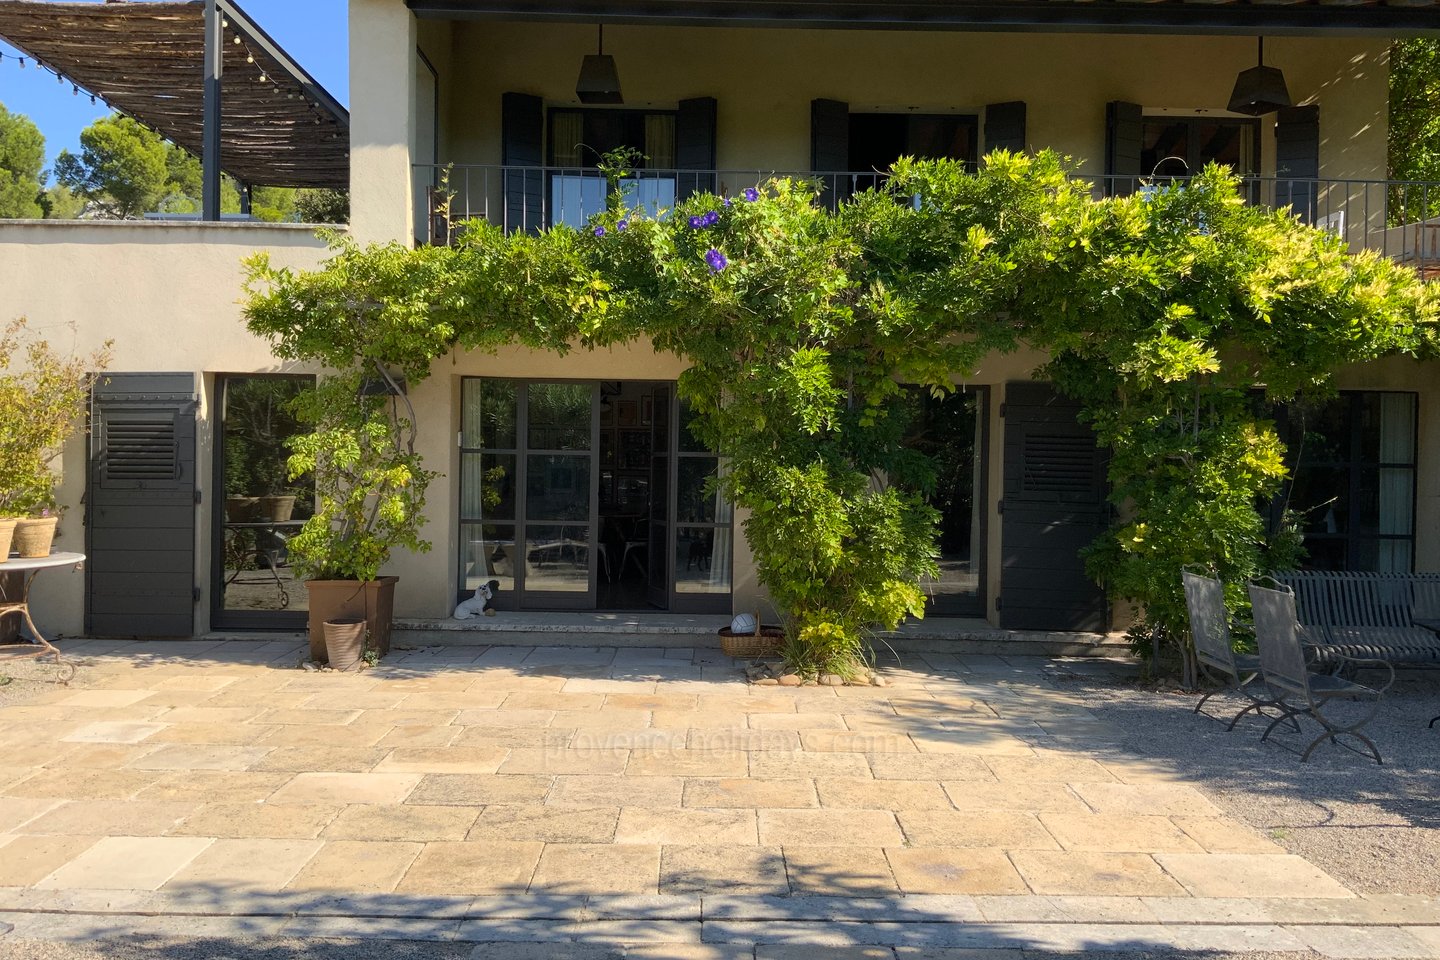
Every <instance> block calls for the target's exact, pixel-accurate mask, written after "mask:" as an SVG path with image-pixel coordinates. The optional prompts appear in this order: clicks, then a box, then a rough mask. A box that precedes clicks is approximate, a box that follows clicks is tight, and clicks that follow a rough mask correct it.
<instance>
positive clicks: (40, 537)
mask: <svg viewBox="0 0 1440 960" xmlns="http://www.w3.org/2000/svg"><path fill="white" fill-rule="evenodd" d="M59 522H60V518H59V517H37V518H33V519H28V520H20V521H17V522H16V524H15V549H16V550H17V551H19V553H20V556H22V557H48V556H50V545H51V544H52V543H54V542H55V525H56V524H58V523H59Z"/></svg>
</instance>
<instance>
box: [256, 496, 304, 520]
mask: <svg viewBox="0 0 1440 960" xmlns="http://www.w3.org/2000/svg"><path fill="white" fill-rule="evenodd" d="M294 513H295V498H294V497H293V496H283V497H278V496H277V497H261V498H260V516H262V517H264V518H265V519H266V520H269V521H271V522H273V523H285V522H286V521H287V520H289V519H290V517H291V516H292V515H293V514H294Z"/></svg>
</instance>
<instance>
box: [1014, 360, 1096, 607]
mask: <svg viewBox="0 0 1440 960" xmlns="http://www.w3.org/2000/svg"><path fill="white" fill-rule="evenodd" d="M1078 412H1079V407H1078V406H1077V405H1076V404H1075V403H1074V402H1072V401H1070V400H1067V399H1065V398H1063V397H1061V396H1059V395H1058V394H1056V393H1055V391H1054V389H1053V388H1052V387H1051V386H1050V385H1049V384H1048V383H1028V382H1023V383H1010V384H1007V385H1006V388H1005V405H1004V406H1003V407H1002V408H1001V414H1002V418H1003V424H1004V430H1005V482H1004V487H1003V489H1004V500H1003V502H1002V505H1001V515H1000V552H1001V574H1000V602H999V611H1000V626H1001V627H1002V628H1003V629H1006V630H1087V631H1096V632H1098V631H1103V630H1105V629H1107V627H1108V625H1109V606H1108V604H1107V602H1106V600H1105V594H1104V591H1102V590H1101V589H1100V587H1099V586H1098V585H1096V583H1095V582H1094V581H1093V580H1091V579H1090V578H1089V577H1088V576H1087V575H1086V574H1085V566H1084V563H1083V562H1082V561H1081V559H1080V551H1081V550H1082V549H1084V548H1085V547H1087V546H1089V545H1090V544H1091V543H1092V542H1094V540H1095V538H1096V537H1098V536H1099V535H1100V534H1101V533H1102V532H1103V531H1104V530H1105V529H1106V527H1107V526H1108V525H1109V522H1110V507H1109V503H1108V502H1107V500H1106V493H1107V490H1108V483H1107V480H1106V476H1105V470H1106V458H1105V454H1104V451H1102V450H1100V449H1099V448H1098V447H1097V446H1096V444H1095V435H1094V433H1093V432H1092V431H1091V430H1090V428H1089V427H1088V426H1086V425H1085V424H1083V423H1080V422H1079V421H1078V420H1077V419H1076V415H1077V413H1078Z"/></svg>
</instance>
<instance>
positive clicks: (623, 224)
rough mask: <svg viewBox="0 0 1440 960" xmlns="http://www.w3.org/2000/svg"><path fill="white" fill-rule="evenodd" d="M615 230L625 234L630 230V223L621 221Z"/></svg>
mask: <svg viewBox="0 0 1440 960" xmlns="http://www.w3.org/2000/svg"><path fill="white" fill-rule="evenodd" d="M615 229H616V230H617V231H619V232H620V233H624V232H625V231H626V230H629V229H630V221H629V220H621V221H620V222H619V223H617V224H615Z"/></svg>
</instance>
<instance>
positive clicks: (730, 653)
mask: <svg viewBox="0 0 1440 960" xmlns="http://www.w3.org/2000/svg"><path fill="white" fill-rule="evenodd" d="M784 639H785V631H784V630H782V629H780V628H779V627H773V626H770V625H769V624H766V625H765V626H762V627H761V628H760V632H759V633H758V634H754V633H733V632H731V630H730V628H729V627H722V628H721V630H720V650H721V651H722V652H723V653H724V654H725V655H726V656H727V657H736V658H739V659H745V660H754V659H757V658H760V657H773V656H776V655H777V654H779V653H780V644H781V643H782V642H783V641H784Z"/></svg>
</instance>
